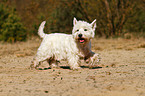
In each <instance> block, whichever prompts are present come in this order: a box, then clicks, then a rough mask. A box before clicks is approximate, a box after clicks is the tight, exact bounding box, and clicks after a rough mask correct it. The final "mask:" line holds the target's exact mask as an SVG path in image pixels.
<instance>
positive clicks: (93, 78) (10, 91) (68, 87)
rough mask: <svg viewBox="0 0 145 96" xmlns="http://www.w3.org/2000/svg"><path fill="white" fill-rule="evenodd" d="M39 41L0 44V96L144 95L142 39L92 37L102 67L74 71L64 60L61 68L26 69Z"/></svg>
mask: <svg viewBox="0 0 145 96" xmlns="http://www.w3.org/2000/svg"><path fill="white" fill-rule="evenodd" d="M39 44H40V40H39V39H33V40H29V41H27V42H21V43H16V44H5V43H0V96H145V40H143V39H139V40H138V39H136V40H124V39H114V40H113V39H109V40H105V39H99V40H93V42H92V49H93V50H94V51H95V52H97V53H99V54H100V56H101V57H102V61H101V63H100V66H101V67H102V68H95V69H89V68H87V66H86V67H83V69H81V70H78V71H73V70H70V69H69V67H67V64H66V63H65V62H63V64H62V65H61V66H62V68H61V69H46V70H39V71H38V70H30V69H29V65H30V63H31V60H32V58H33V56H34V54H35V53H36V51H37V48H38V46H39ZM82 65H83V64H82ZM47 66H48V65H47V64H46V63H44V64H43V65H42V67H47Z"/></svg>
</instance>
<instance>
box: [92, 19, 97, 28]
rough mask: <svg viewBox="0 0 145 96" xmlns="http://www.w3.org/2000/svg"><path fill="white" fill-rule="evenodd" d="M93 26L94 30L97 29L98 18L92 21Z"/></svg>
mask: <svg viewBox="0 0 145 96" xmlns="http://www.w3.org/2000/svg"><path fill="white" fill-rule="evenodd" d="M91 26H92V28H93V31H95V29H96V19H95V20H94V21H93V22H92V23H91Z"/></svg>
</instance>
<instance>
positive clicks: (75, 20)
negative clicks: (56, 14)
mask: <svg viewBox="0 0 145 96" xmlns="http://www.w3.org/2000/svg"><path fill="white" fill-rule="evenodd" d="M76 23H77V19H76V18H75V17H74V20H73V25H76Z"/></svg>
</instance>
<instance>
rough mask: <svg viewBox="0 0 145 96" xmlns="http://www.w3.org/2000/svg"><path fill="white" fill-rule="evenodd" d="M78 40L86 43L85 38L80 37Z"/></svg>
mask: <svg viewBox="0 0 145 96" xmlns="http://www.w3.org/2000/svg"><path fill="white" fill-rule="evenodd" d="M78 41H79V43H85V41H86V40H85V39H84V38H79V39H78Z"/></svg>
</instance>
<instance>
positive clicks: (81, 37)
mask: <svg viewBox="0 0 145 96" xmlns="http://www.w3.org/2000/svg"><path fill="white" fill-rule="evenodd" d="M73 25H74V26H73V30H72V35H73V38H74V39H75V40H76V41H77V42H78V43H80V44H85V43H87V42H89V41H90V39H92V38H94V35H95V29H96V19H95V20H94V21H93V22H92V23H87V22H85V21H77V19H76V18H74V20H73Z"/></svg>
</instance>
